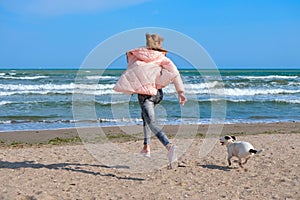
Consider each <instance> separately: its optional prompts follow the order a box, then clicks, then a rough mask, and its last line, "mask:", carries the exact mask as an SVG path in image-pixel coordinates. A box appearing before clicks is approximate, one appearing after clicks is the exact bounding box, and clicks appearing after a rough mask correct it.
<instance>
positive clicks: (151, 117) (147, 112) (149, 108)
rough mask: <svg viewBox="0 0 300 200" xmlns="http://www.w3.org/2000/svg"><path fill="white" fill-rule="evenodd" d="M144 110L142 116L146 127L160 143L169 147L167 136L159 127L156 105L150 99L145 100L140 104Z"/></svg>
mask: <svg viewBox="0 0 300 200" xmlns="http://www.w3.org/2000/svg"><path fill="white" fill-rule="evenodd" d="M140 105H141V108H142V116H143V120H144V122H145V123H146V125H148V126H149V128H150V130H151V131H152V132H153V133H154V134H155V136H156V137H157V138H158V139H159V141H160V142H161V143H162V144H163V145H164V146H165V147H167V145H168V144H169V143H170V142H169V139H168V138H167V136H166V134H165V133H164V132H163V131H162V130H161V129H160V128H159V127H158V125H157V123H156V119H155V112H154V107H155V104H154V102H152V101H151V100H150V99H144V101H143V102H140Z"/></svg>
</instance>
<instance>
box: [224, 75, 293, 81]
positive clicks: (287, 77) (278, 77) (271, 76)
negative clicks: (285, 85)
mask: <svg viewBox="0 0 300 200" xmlns="http://www.w3.org/2000/svg"><path fill="white" fill-rule="evenodd" d="M296 78H299V76H284V75H269V76H224V79H234V80H239V79H240V80H243V79H249V80H251V79H259V80H262V79H263V80H266V79H296Z"/></svg>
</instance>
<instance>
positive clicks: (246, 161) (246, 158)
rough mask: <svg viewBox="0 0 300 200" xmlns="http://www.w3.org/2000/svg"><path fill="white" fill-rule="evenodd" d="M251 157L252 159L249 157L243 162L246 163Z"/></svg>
mask: <svg viewBox="0 0 300 200" xmlns="http://www.w3.org/2000/svg"><path fill="white" fill-rule="evenodd" d="M249 159H250V157H247V158H246V160H245V162H243V165H244V164H246V163H247V161H248V160H249Z"/></svg>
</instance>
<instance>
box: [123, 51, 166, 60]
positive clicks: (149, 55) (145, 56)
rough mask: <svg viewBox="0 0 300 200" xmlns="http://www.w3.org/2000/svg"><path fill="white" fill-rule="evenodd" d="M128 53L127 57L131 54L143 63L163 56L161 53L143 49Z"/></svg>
mask: <svg viewBox="0 0 300 200" xmlns="http://www.w3.org/2000/svg"><path fill="white" fill-rule="evenodd" d="M128 53H129V54H127V55H130V54H131V55H133V56H134V57H136V58H137V59H138V60H141V61H145V62H151V61H154V60H157V59H160V58H161V57H164V56H165V54H164V53H163V52H160V51H155V50H151V49H147V48H145V47H142V48H137V49H133V50H131V51H129V52H128Z"/></svg>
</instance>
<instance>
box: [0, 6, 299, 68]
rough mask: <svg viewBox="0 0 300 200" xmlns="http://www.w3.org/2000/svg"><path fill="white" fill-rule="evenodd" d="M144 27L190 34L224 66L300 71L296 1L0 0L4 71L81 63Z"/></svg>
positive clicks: (1, 64)
mask: <svg viewBox="0 0 300 200" xmlns="http://www.w3.org/2000/svg"><path fill="white" fill-rule="evenodd" d="M143 27H159V28H166V29H171V30H174V31H177V32H180V33H182V34H184V35H187V36H188V37H190V38H192V39H193V40H195V41H196V42H197V43H199V44H200V45H201V46H202V47H203V48H204V49H205V50H206V51H207V53H208V54H209V55H210V56H211V58H212V59H213V61H214V62H215V63H216V65H217V66H218V67H220V68H255V69H263V68H276V69H277V68H283V69H285V68H289V69H300V1H298V0H263V1H262V0H251V1H250V0H249V1H243V0H210V1H208V0H207V1H202V0H188V1H182V0H181V1H180V0H126V1H125V0H109V1H107V0H76V1H74V0H26V1H24V0H9V1H8V0H0V69H12V68H13V69H28V68H41V69H48V68H61V69H63V68H79V67H80V65H81V64H82V62H83V61H84V59H85V58H86V57H87V56H88V54H89V53H90V52H91V51H92V50H93V49H94V48H95V47H96V46H97V45H99V44H100V43H101V42H103V41H105V40H107V39H108V38H110V37H112V36H114V35H116V34H119V33H121V32H124V31H128V30H132V29H137V28H143ZM141 37H144V35H141ZM174 42H176V41H174ZM191 53H193V52H192V51H191ZM117 64H118V65H125V63H122V62H117ZM122 67H123V66H122ZM180 67H183V68H184V66H179V68H180Z"/></svg>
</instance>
